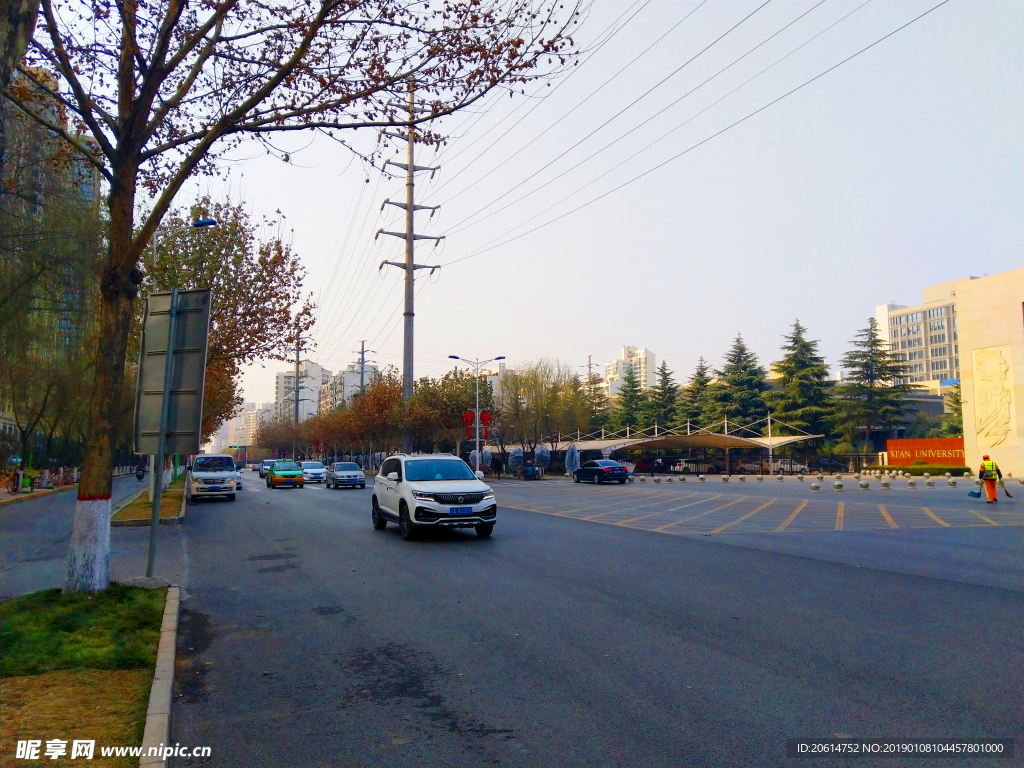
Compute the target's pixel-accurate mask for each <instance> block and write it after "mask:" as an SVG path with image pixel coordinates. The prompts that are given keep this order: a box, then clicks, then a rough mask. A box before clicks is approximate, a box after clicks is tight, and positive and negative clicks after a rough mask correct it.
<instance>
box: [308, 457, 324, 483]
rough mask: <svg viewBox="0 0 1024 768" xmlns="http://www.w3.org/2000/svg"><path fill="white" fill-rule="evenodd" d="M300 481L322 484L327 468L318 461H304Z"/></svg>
mask: <svg viewBox="0 0 1024 768" xmlns="http://www.w3.org/2000/svg"><path fill="white" fill-rule="evenodd" d="M302 479H303V480H304V481H305V482H307V483H322V482H324V481H325V480H326V479H327V467H325V466H324V465H323V464H322V463H321V462H319V461H304V462H302Z"/></svg>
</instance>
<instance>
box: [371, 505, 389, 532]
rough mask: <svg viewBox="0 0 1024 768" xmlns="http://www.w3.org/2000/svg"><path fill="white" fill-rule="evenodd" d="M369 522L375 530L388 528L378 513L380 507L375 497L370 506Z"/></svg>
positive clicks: (385, 521)
mask: <svg viewBox="0 0 1024 768" xmlns="http://www.w3.org/2000/svg"><path fill="white" fill-rule="evenodd" d="M370 521H371V522H372V523H373V527H374V529H375V530H378V531H383V530H384V529H385V528H387V527H388V521H387V520H385V519H384V516H383V515H382V514H381V513H380V505H379V504H378V503H377V497H376V496H374V497H373V501H372V502H371V504H370Z"/></svg>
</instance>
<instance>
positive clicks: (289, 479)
mask: <svg viewBox="0 0 1024 768" xmlns="http://www.w3.org/2000/svg"><path fill="white" fill-rule="evenodd" d="M285 482H286V483H294V482H295V481H294V480H292V479H291V478H290V477H287V478H285Z"/></svg>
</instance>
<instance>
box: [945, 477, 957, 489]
mask: <svg viewBox="0 0 1024 768" xmlns="http://www.w3.org/2000/svg"><path fill="white" fill-rule="evenodd" d="M946 485H948V486H949V487H950V488H956V480H952V479H950V480H947V481H946Z"/></svg>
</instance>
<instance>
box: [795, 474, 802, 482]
mask: <svg viewBox="0 0 1024 768" xmlns="http://www.w3.org/2000/svg"><path fill="white" fill-rule="evenodd" d="M796 479H797V480H799V481H800V482H801V483H802V482H803V481H804V476H803V475H797V476H796Z"/></svg>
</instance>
